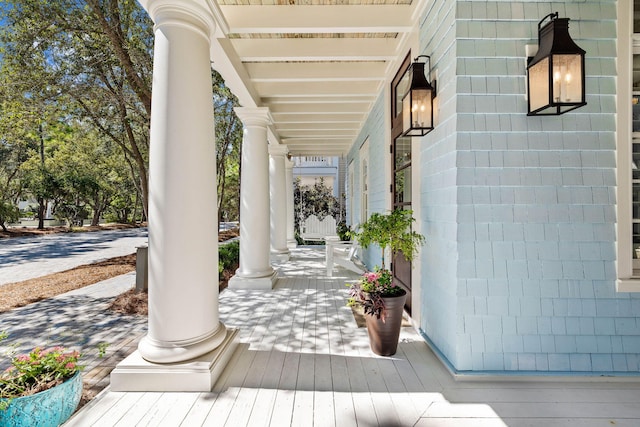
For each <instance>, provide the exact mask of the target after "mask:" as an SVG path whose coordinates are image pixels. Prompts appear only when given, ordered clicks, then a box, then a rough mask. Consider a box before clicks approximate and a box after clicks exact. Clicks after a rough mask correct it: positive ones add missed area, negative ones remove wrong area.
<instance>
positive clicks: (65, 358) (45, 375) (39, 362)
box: [0, 332, 83, 410]
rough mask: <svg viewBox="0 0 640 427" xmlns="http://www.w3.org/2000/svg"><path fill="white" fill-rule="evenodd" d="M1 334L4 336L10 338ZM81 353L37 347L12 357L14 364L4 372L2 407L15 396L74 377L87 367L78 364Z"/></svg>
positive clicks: (0, 389) (0, 394) (0, 383)
mask: <svg viewBox="0 0 640 427" xmlns="http://www.w3.org/2000/svg"><path fill="white" fill-rule="evenodd" d="M6 336H7V334H6V333H4V332H3V333H0V339H3V338H6ZM80 357H81V354H80V352H78V351H77V350H68V349H66V348H64V347H51V348H46V349H45V348H41V347H36V348H34V349H33V350H31V351H30V352H29V353H26V354H19V355H15V356H12V357H11V366H9V367H8V368H7V369H6V370H5V371H4V372H2V373H1V374H0V410H5V409H7V407H8V406H9V404H10V403H11V399H15V398H17V397H22V396H29V395H32V394H35V393H38V392H40V391H44V390H48V389H50V388H53V387H55V386H56V385H59V384H62V383H63V382H64V381H66V380H68V379H69V378H71V377H73V376H74V375H75V374H76V373H77V372H79V371H81V370H82V368H83V366H81V365H79V364H78V360H79V359H80Z"/></svg>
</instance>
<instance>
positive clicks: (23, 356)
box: [16, 354, 29, 362]
mask: <svg viewBox="0 0 640 427" xmlns="http://www.w3.org/2000/svg"><path fill="white" fill-rule="evenodd" d="M16 360H17V361H18V362H27V361H29V355H28V354H19V355H18V356H16Z"/></svg>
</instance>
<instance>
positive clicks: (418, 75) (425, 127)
mask: <svg viewBox="0 0 640 427" xmlns="http://www.w3.org/2000/svg"><path fill="white" fill-rule="evenodd" d="M420 58H427V61H428V64H429V68H428V71H429V72H431V57H430V56H427V55H420V56H418V57H417V58H416V59H414V61H415V62H413V63H412V64H411V66H410V67H409V69H408V70H407V72H408V73H409V82H410V85H409V90H408V91H407V93H406V95H405V96H404V98H402V135H403V136H423V135H426V134H428V133H429V132H431V131H432V130H433V98H435V96H436V82H435V80H434V81H433V85H431V83H429V81H428V80H427V76H426V75H425V71H424V66H425V63H424V62H418V60H419V59H420Z"/></svg>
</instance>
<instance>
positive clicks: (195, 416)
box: [123, 393, 218, 427]
mask: <svg viewBox="0 0 640 427" xmlns="http://www.w3.org/2000/svg"><path fill="white" fill-rule="evenodd" d="M217 398H218V393H200V394H199V395H198V397H197V398H196V401H195V402H194V403H193V405H192V406H191V409H190V410H189V412H188V413H187V414H186V415H185V417H184V419H183V420H182V423H180V426H184V427H191V426H200V425H203V424H204V420H206V419H207V416H208V415H209V412H210V411H211V408H212V407H213V402H215V401H216V399H217ZM123 427H125V426H123Z"/></svg>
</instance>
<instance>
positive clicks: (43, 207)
mask: <svg viewBox="0 0 640 427" xmlns="http://www.w3.org/2000/svg"><path fill="white" fill-rule="evenodd" d="M46 210H47V204H46V203H45V202H44V199H43V198H42V197H38V230H44V213H45V212H46Z"/></svg>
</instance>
